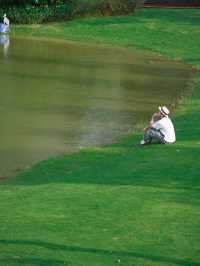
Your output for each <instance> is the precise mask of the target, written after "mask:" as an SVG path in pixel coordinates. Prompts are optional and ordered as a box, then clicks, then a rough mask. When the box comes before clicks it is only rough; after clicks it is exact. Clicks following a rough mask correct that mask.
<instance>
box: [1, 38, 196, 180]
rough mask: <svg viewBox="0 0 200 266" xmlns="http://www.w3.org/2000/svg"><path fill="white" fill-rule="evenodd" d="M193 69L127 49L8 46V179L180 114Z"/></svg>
mask: <svg viewBox="0 0 200 266" xmlns="http://www.w3.org/2000/svg"><path fill="white" fill-rule="evenodd" d="M190 75H191V72H190V71H189V69H188V67H187V66H185V65H184V64H181V63H173V62H170V61H167V60H165V59H162V58H158V57H155V56H152V55H147V54H145V53H143V52H140V51H133V50H131V51H129V50H127V49H119V48H106V47H94V46H85V45H78V44H76V45H75V44H68V43H65V42H63V43H62V42H52V41H51V42H48V41H41V40H29V39H11V40H7V41H5V40H4V41H1V42H0V123H1V130H0V176H5V175H6V176H7V175H11V174H14V173H15V172H16V171H17V170H19V169H23V168H25V167H26V166H29V165H31V164H32V163H33V162H36V161H39V160H42V159H46V158H48V157H50V156H55V155H57V154H60V153H63V152H64V153H67V152H73V151H76V150H78V149H79V147H80V146H82V147H83V146H94V145H98V146H99V145H103V144H106V143H111V142H112V141H115V140H116V139H117V138H119V137H120V136H122V135H124V134H128V133H130V132H131V131H132V130H133V128H134V127H135V126H137V125H138V124H140V123H142V122H144V121H147V120H148V118H149V116H150V115H151V113H152V112H153V111H155V110H156V109H157V106H158V105H160V104H165V105H167V106H169V107H171V108H172V107H173V106H174V105H175V104H176V101H177V99H178V98H179V97H180V96H181V95H182V94H183V93H184V92H185V90H186V89H187V82H188V79H189V77H190Z"/></svg>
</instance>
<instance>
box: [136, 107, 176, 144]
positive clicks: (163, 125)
mask: <svg viewBox="0 0 200 266" xmlns="http://www.w3.org/2000/svg"><path fill="white" fill-rule="evenodd" d="M158 110H159V112H158V113H155V114H153V116H152V118H151V121H150V123H149V126H148V127H146V128H145V129H144V139H143V140H141V142H140V145H145V144H149V143H151V142H152V141H156V142H158V143H162V144H170V143H174V142H175V141H176V136H175V130H174V126H173V124H172V121H171V119H170V118H169V113H170V111H169V110H168V109H167V107H166V106H159V108H158Z"/></svg>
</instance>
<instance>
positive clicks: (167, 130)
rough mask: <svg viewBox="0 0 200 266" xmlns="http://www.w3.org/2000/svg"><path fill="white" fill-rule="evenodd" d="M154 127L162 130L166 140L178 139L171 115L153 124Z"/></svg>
mask: <svg viewBox="0 0 200 266" xmlns="http://www.w3.org/2000/svg"><path fill="white" fill-rule="evenodd" d="M152 127H153V128H155V129H157V130H160V132H161V133H162V134H163V135H164V140H165V141H166V142H170V143H173V142H175V141H176V135H175V130H174V126H173V124H172V121H171V119H170V118H169V117H163V118H162V119H160V120H158V121H157V122H155V123H154V124H153V125H152Z"/></svg>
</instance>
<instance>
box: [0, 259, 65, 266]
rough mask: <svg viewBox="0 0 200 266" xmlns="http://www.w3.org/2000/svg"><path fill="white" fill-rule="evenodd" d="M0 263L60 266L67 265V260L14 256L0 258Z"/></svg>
mask: <svg viewBox="0 0 200 266" xmlns="http://www.w3.org/2000/svg"><path fill="white" fill-rule="evenodd" d="M0 265H2V266H3V265H4V266H6V265H13V266H14V265H36V266H61V265H66V266H67V265H68V263H67V262H65V261H61V260H52V259H49V260H45V259H41V258H33V257H16V258H0Z"/></svg>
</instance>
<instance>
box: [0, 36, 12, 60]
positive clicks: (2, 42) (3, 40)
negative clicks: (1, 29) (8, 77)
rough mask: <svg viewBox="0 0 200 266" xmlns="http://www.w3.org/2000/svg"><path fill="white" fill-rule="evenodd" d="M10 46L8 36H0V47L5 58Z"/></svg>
mask: <svg viewBox="0 0 200 266" xmlns="http://www.w3.org/2000/svg"><path fill="white" fill-rule="evenodd" d="M9 45H10V37H9V35H8V34H0V46H3V52H4V56H7V53H8V48H9Z"/></svg>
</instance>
